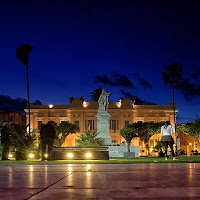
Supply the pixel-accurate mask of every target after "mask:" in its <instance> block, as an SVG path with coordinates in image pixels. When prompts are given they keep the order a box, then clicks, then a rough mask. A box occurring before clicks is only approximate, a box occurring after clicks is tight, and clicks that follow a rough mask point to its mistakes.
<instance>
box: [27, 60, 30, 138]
mask: <svg viewBox="0 0 200 200" xmlns="http://www.w3.org/2000/svg"><path fill="white" fill-rule="evenodd" d="M26 78H27V91H28V123H29V126H28V133H29V136H30V135H31V108H30V94H29V77H28V64H27V66H26Z"/></svg>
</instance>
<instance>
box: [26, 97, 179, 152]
mask: <svg viewBox="0 0 200 200" xmlns="http://www.w3.org/2000/svg"><path fill="white" fill-rule="evenodd" d="M98 106H99V105H98V102H86V101H84V100H83V99H81V98H75V99H73V101H72V102H71V103H70V105H53V106H52V107H51V106H49V105H33V104H31V106H30V107H31V115H30V117H31V120H30V121H31V129H37V128H38V125H39V124H41V123H44V124H46V123H48V121H54V122H56V123H57V124H59V123H61V122H62V121H67V120H68V121H70V122H71V123H74V124H76V125H78V126H79V127H80V132H84V131H85V130H88V128H89V129H91V130H96V129H97V118H96V115H97V112H98ZM25 111H26V117H27V122H28V121H29V119H28V117H29V115H28V109H25ZM176 112H177V110H176ZM108 113H109V114H110V115H111V117H110V136H111V139H112V142H113V143H115V144H119V145H121V143H122V142H123V141H124V138H122V137H121V136H120V134H119V133H120V130H121V129H123V128H124V127H125V126H126V125H128V124H132V123H134V122H165V121H170V123H171V124H172V125H174V112H173V104H170V105H134V103H133V102H132V101H131V99H123V100H120V101H119V102H109V105H108ZM76 137H77V135H76V134H70V135H69V136H68V137H67V138H66V141H65V143H64V146H74V145H76V144H75V141H76V140H75V139H76ZM160 138H161V135H156V136H153V137H152V138H151V139H150V149H151V150H153V146H154V145H155V139H160ZM132 145H134V146H139V147H140V151H141V152H142V151H143V150H144V149H145V148H144V147H145V144H144V143H143V142H142V141H141V140H140V139H139V138H136V139H134V141H133V143H132Z"/></svg>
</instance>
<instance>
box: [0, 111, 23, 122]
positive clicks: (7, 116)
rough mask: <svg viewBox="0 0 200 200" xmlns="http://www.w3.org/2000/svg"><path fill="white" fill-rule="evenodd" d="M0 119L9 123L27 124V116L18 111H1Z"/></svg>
mask: <svg viewBox="0 0 200 200" xmlns="http://www.w3.org/2000/svg"><path fill="white" fill-rule="evenodd" d="M0 121H2V122H7V123H9V124H11V123H15V124H24V125H25V124H26V117H25V116H24V115H22V114H20V113H17V112H0Z"/></svg>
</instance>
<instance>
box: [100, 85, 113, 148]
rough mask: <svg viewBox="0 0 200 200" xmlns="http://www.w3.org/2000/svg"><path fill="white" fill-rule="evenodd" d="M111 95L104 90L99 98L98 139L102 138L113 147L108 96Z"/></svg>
mask: <svg viewBox="0 0 200 200" xmlns="http://www.w3.org/2000/svg"><path fill="white" fill-rule="evenodd" d="M109 94H110V93H107V92H106V90H105V89H103V90H102V93H101V95H100V97H99V100H98V103H99V108H98V113H97V115H96V117H97V132H98V133H99V134H98V135H97V138H101V140H102V141H103V142H104V144H105V145H111V144H112V140H111V137H110V134H109V133H110V114H109V113H108V111H107V109H108V96H109Z"/></svg>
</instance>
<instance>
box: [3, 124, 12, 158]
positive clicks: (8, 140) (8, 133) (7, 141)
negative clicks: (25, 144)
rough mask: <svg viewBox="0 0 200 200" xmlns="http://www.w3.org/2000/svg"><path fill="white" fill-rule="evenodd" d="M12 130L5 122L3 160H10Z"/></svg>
mask: <svg viewBox="0 0 200 200" xmlns="http://www.w3.org/2000/svg"><path fill="white" fill-rule="evenodd" d="M11 143H12V140H11V131H10V128H9V125H8V124H7V123H4V125H3V126H2V129H1V145H2V160H8V154H9V147H10V146H11Z"/></svg>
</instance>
